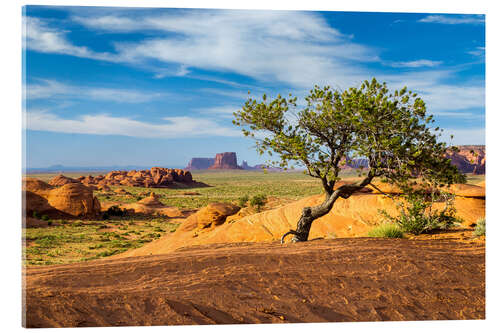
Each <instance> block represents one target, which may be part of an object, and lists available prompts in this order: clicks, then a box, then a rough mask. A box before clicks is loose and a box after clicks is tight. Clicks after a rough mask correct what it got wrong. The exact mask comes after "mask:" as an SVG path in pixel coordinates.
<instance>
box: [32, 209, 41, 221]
mask: <svg viewBox="0 0 500 333" xmlns="http://www.w3.org/2000/svg"><path fill="white" fill-rule="evenodd" d="M33 218H34V219H39V218H40V214H38V212H37V211H36V210H35V211H33Z"/></svg>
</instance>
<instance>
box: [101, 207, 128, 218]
mask: <svg viewBox="0 0 500 333" xmlns="http://www.w3.org/2000/svg"><path fill="white" fill-rule="evenodd" d="M106 213H107V215H108V216H125V215H126V214H127V211H126V210H125V209H121V208H120V207H118V206H111V207H109V208H108V209H107V210H106Z"/></svg>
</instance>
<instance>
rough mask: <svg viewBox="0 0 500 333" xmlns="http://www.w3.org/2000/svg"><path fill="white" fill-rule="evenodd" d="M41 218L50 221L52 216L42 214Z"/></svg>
mask: <svg viewBox="0 0 500 333" xmlns="http://www.w3.org/2000/svg"><path fill="white" fill-rule="evenodd" d="M41 220H42V221H47V222H48V221H50V218H49V216H48V215H42V217H41Z"/></svg>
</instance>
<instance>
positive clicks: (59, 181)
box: [49, 174, 79, 186]
mask: <svg viewBox="0 0 500 333" xmlns="http://www.w3.org/2000/svg"><path fill="white" fill-rule="evenodd" d="M70 183H79V181H78V180H76V179H73V178H70V177H66V176H64V175H62V174H60V175H57V176H55V177H54V178H52V179H51V180H50V181H49V184H50V185H52V186H62V185H64V184H70Z"/></svg>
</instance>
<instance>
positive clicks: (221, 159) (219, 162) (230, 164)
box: [208, 152, 241, 169]
mask: <svg viewBox="0 0 500 333" xmlns="http://www.w3.org/2000/svg"><path fill="white" fill-rule="evenodd" d="M208 168H209V169H241V167H240V166H239V165H238V162H237V158H236V153H235V152H226V153H219V154H216V155H215V161H214V164H212V165H211V166H210V167H208Z"/></svg>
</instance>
